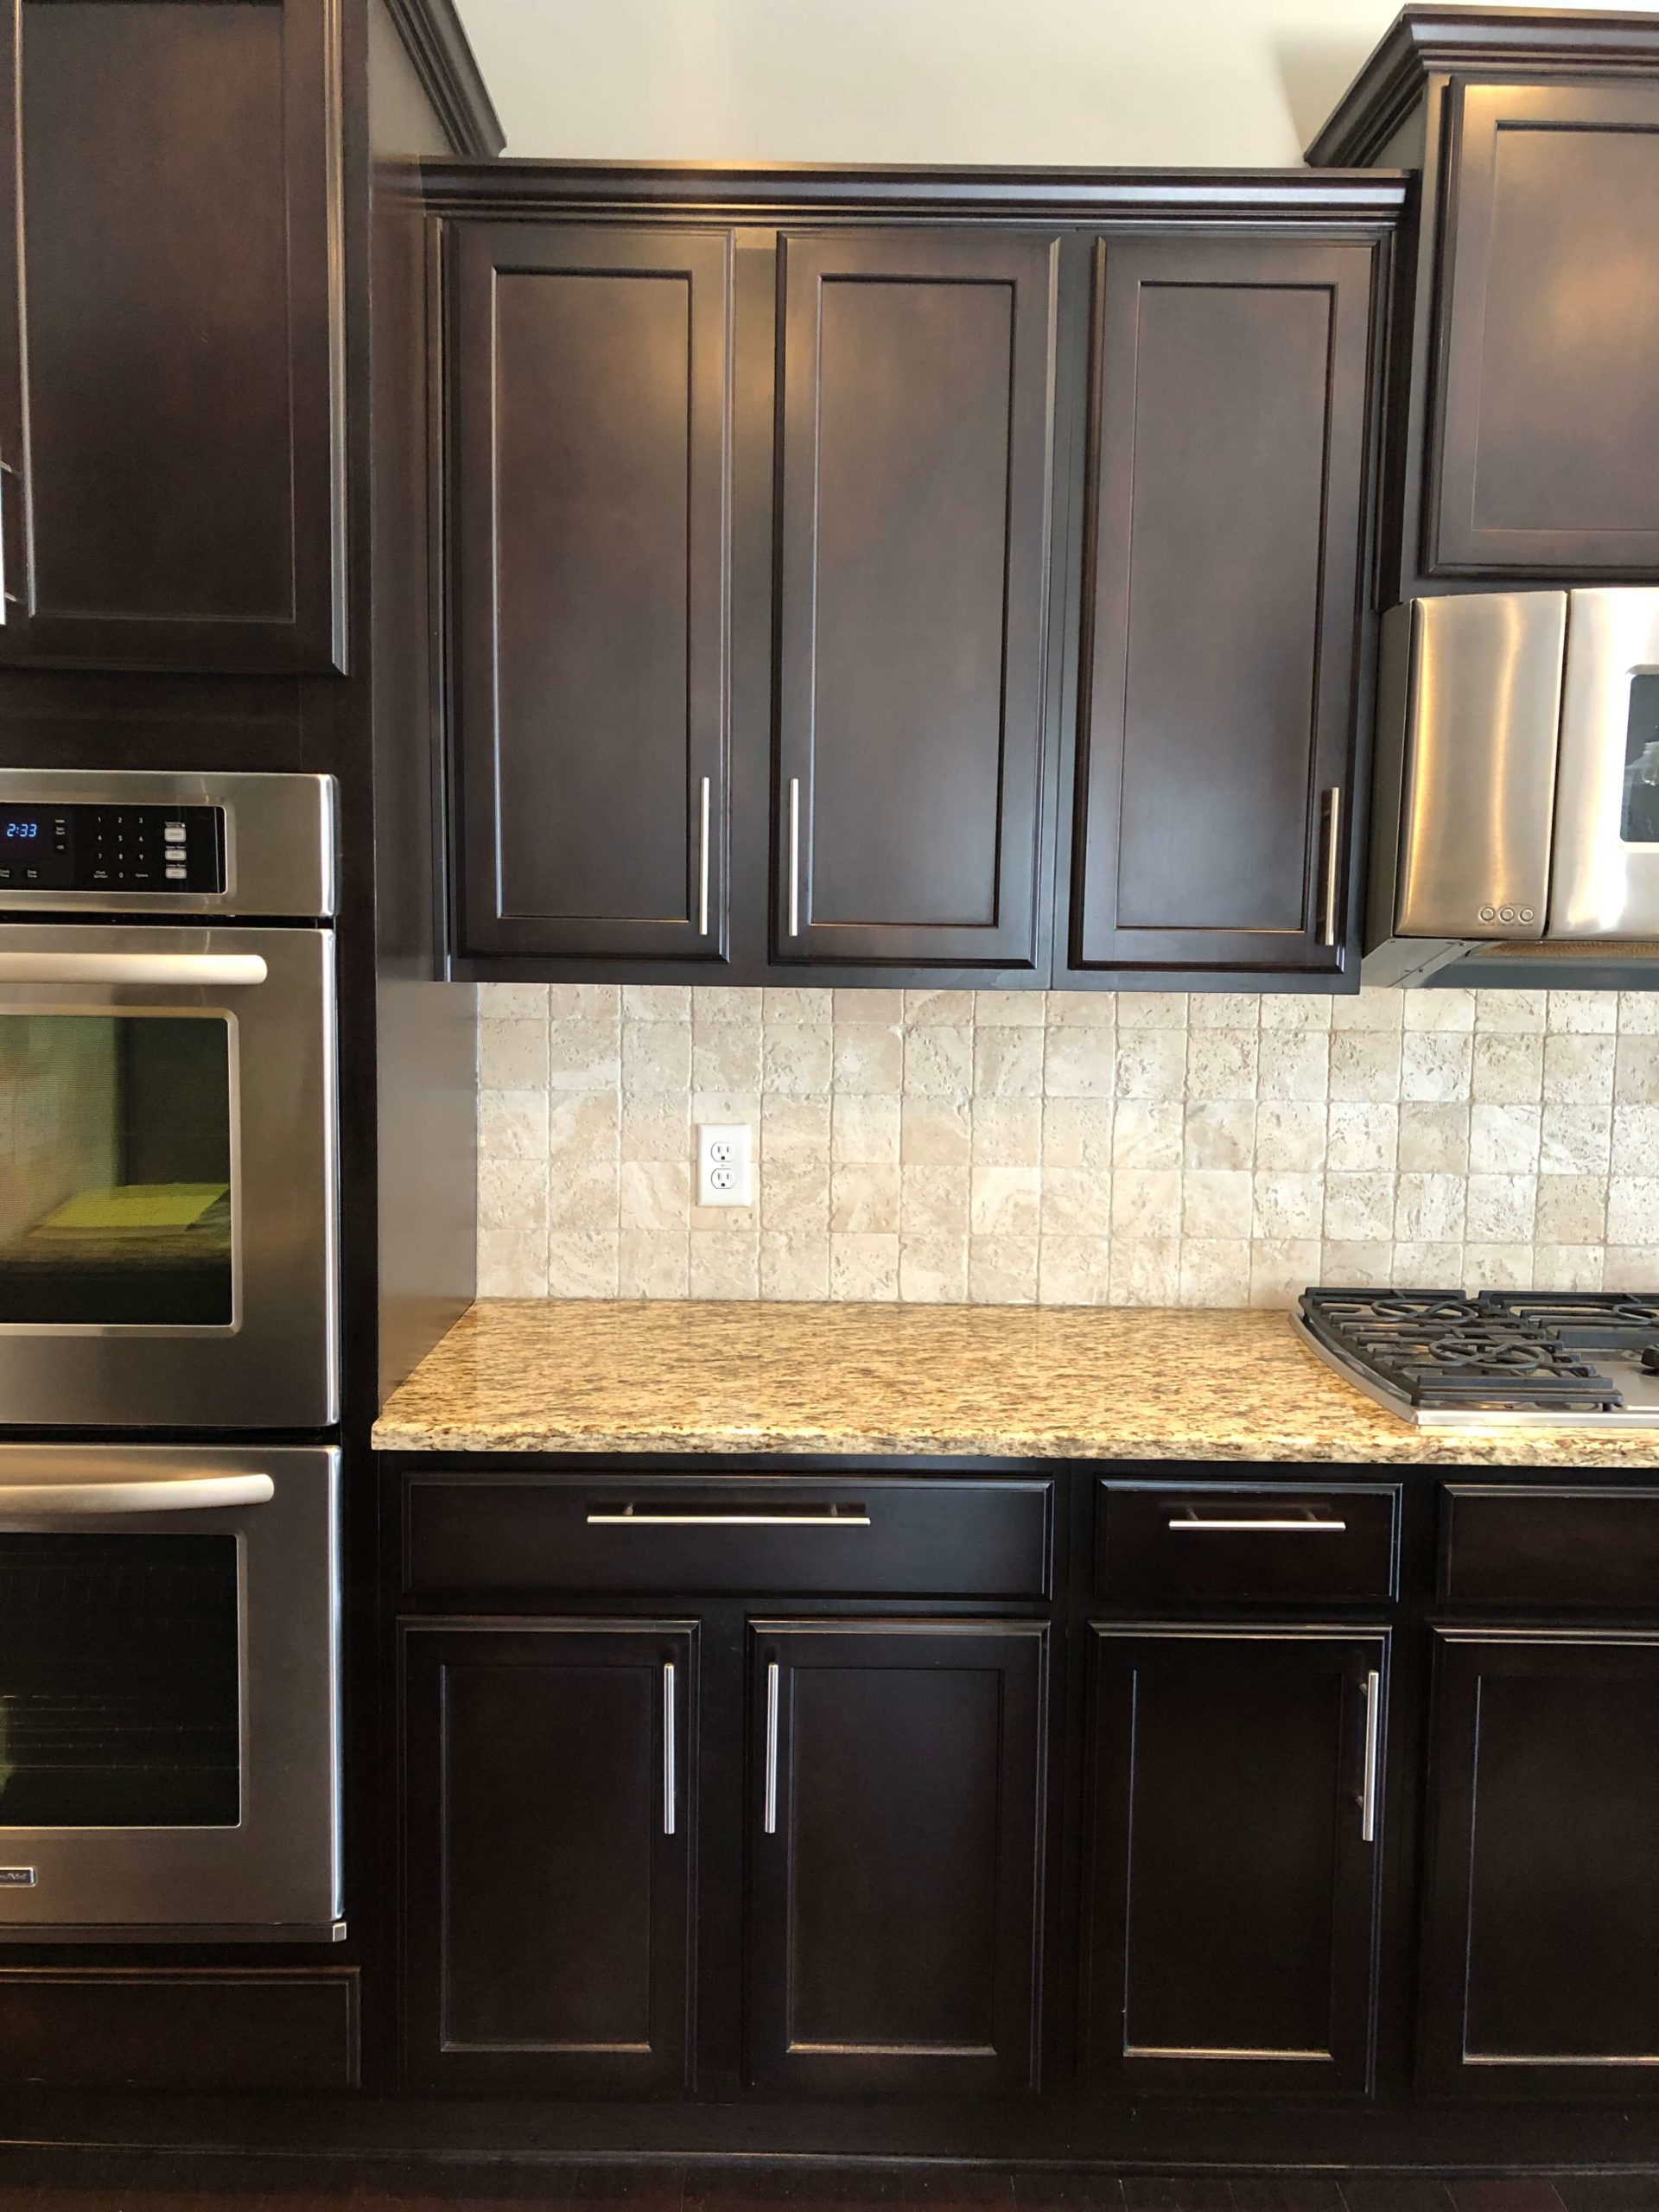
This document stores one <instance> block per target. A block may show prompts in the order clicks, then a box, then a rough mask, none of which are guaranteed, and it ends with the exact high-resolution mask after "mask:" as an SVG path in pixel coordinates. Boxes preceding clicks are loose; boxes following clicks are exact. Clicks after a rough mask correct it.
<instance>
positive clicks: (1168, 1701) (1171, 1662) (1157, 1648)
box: [1085, 1625, 1389, 2094]
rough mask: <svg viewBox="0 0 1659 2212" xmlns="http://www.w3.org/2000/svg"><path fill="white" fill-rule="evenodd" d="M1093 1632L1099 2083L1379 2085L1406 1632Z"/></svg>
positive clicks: (1184, 2088) (1089, 1967) (1090, 1941)
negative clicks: (1396, 1707)
mask: <svg viewBox="0 0 1659 2212" xmlns="http://www.w3.org/2000/svg"><path fill="white" fill-rule="evenodd" d="M1094 1635H1095V1654H1094V1669H1093V1674H1094V1680H1093V1691H1092V1707H1091V1715H1090V1764H1091V1767H1092V1777H1091V1793H1092V1796H1091V1802H1092V1813H1091V1831H1090V1840H1089V1851H1088V1873H1087V1894H1086V1900H1085V1905H1086V1919H1087V1929H1088V1933H1087V1937H1086V1944H1087V1951H1086V1990H1087V2018H1086V2021H1085V2046H1086V2050H1087V2054H1088V2056H1087V2065H1088V2072H1089V2077H1090V2081H1091V2082H1092V2083H1093V2084H1094V2086H1095V2087H1096V2088H1100V2089H1104V2090H1109V2091H1111V2092H1112V2093H1114V2094H1119V2093H1121V2094H1141V2092H1143V2091H1153V2092H1157V2091H1160V2090H1166V2091H1169V2092H1172V2093H1174V2094H1190V2093H1192V2092H1194V2091H1198V2092H1207V2091H1211V2090H1217V2089H1219V2090H1223V2091H1227V2090H1237V2091H1240V2092H1244V2093H1253V2092H1260V2091H1262V2090H1267V2091H1269V2092H1272V2091H1274V2090H1283V2091H1286V2092H1294V2093H1298V2094H1300V2093H1301V2092H1303V2091H1314V2092H1318V2091H1319V2090H1331V2091H1345V2092H1349V2093H1354V2092H1363V2091H1365V2090H1367V2089H1368V2088H1369V2087H1370V2074H1371V2044H1372V2015H1373V2010H1374V1999H1373V1955H1374V1952H1375V1948H1376V1912H1377V1897H1378V1888H1379V1885H1378V1871H1379V1868H1378V1862H1379V1857H1380V1853H1381V1847H1382V1837H1383V1781H1384V1775H1383V1742H1384V1736H1385V1731H1386V1718H1387V1715H1386V1700H1387V1694H1388V1674H1389V1668H1388V1650H1389V1639H1388V1637H1387V1635H1386V1634H1385V1633H1383V1632H1377V1633H1374V1634H1372V1633H1363V1634H1362V1633H1359V1632H1345V1631H1342V1630H1335V1629H1318V1628H1309V1629H1290V1628H1284V1629H1281V1628H1271V1629H1270V1628H1261V1629H1254V1628H1250V1629H1245V1628H1208V1627H1193V1628H1164V1627H1157V1628H1154V1627H1144V1626H1139V1625H1135V1626H1125V1627H1122V1628H1116V1627H1111V1628H1108V1627H1096V1630H1095V1631H1094Z"/></svg>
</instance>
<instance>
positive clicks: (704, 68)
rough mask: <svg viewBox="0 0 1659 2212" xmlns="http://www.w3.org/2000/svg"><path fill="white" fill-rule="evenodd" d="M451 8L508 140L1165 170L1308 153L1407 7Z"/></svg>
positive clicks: (1251, 2)
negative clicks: (462, 25)
mask: <svg viewBox="0 0 1659 2212" xmlns="http://www.w3.org/2000/svg"><path fill="white" fill-rule="evenodd" d="M1594 3H1595V0H1567V4H1569V5H1591V4H1594ZM459 4H460V8H461V16H462V18H463V20H464V22H465V23H466V25H467V31H468V32H469V34H470V35H471V37H472V40H473V43H474V48H475V49H476V51H477V54H478V58H479V61H480V66H481V67H482V68H483V71H484V75H485V78H486V81H487V83H488V85H489V87H490V90H491V92H492V93H493V96H494V99H495V102H496V105H497V106H498V108H499V111H500V114H501V119H502V122H503V124H505V128H506V133H507V151H508V153H510V154H525V155H540V156H555V157H557V156H563V157H566V158H569V159H575V158H581V157H589V158H600V159H614V160H648V159H654V160H669V159H691V160H695V159H703V160H709V161H731V162H741V161H773V160H776V161H797V162H815V161H821V162H836V161H853V162H1084V163H1097V164H1104V165H1108V166H1110V165H1114V164H1116V163H1132V164H1138V163H1148V164H1155V165H1159V166H1164V167H1170V168H1179V167H1182V166H1185V165H1188V164H1191V165H1193V166H1199V167H1222V168H1226V167H1230V166H1240V167H1245V168H1255V167H1260V166H1264V165H1266V166H1273V165H1275V164H1281V163H1294V162H1298V161H1300V157H1301V149H1302V147H1303V145H1304V144H1305V143H1306V141H1307V140H1308V138H1310V137H1312V136H1313V131H1314V130H1315V129H1316V128H1317V127H1318V125H1319V124H1320V123H1321V122H1323V120H1324V119H1325V116H1326V114H1327V113H1328V112H1329V111H1330V110H1331V108H1332V106H1333V105H1335V102H1336V100H1337V99H1338V96H1339V95H1340V93H1341V92H1343V90H1344V87H1345V86H1347V84H1348V83H1349V81H1350V80H1351V78H1352V77H1353V75H1354V73H1355V71H1356V70H1357V68H1358V67H1359V64H1360V63H1361V61H1362V60H1363V59H1364V57H1365V55H1366V54H1368V53H1369V52H1370V49H1371V48H1372V47H1373V46H1374V45H1375V44H1376V41H1377V39H1378V38H1379V37H1380V36H1381V35H1382V33H1383V30H1384V29H1386V28H1387V26H1388V24H1389V22H1390V21H1391V19H1392V17H1393V16H1394V14H1395V0H459ZM1644 5H1645V11H1646V12H1649V13H1652V12H1655V11H1656V10H1659V0H1644Z"/></svg>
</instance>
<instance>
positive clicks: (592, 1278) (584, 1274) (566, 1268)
mask: <svg viewBox="0 0 1659 2212" xmlns="http://www.w3.org/2000/svg"><path fill="white" fill-rule="evenodd" d="M619 1247H620V1238H619V1236H618V1233H617V1230H615V1228H614V1227H612V1228H611V1229H609V1230H594V1231H590V1232H588V1233H586V1234H584V1233H582V1232H580V1231H577V1232H575V1233H572V1234H570V1235H568V1236H550V1237H549V1238H548V1240H547V1292H548V1296H549V1297H550V1298H614V1297H615V1296H616V1279H617V1262H618V1257H619Z"/></svg>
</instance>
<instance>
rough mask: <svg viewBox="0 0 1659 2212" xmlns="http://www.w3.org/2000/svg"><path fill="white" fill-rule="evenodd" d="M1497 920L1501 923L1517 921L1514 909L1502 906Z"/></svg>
mask: <svg viewBox="0 0 1659 2212" xmlns="http://www.w3.org/2000/svg"><path fill="white" fill-rule="evenodd" d="M1497 918H1498V920H1499V921H1500V922H1512V921H1513V920H1514V919H1515V909H1514V907H1513V906H1500V907H1499V909H1498V913H1497Z"/></svg>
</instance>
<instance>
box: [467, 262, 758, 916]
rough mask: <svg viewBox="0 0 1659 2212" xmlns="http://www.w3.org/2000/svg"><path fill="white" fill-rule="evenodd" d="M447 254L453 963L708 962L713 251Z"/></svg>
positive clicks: (713, 904) (723, 319)
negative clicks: (450, 287)
mask: <svg viewBox="0 0 1659 2212" xmlns="http://www.w3.org/2000/svg"><path fill="white" fill-rule="evenodd" d="M452 242H453V246H454V259H453V268H454V316H453V324H452V329H451V345H452V362H453V367H454V412H453V417H452V422H451V425H450V431H451V440H450V482H449V486H448V493H449V501H450V512H451V517H452V524H451V532H450V551H451V557H452V563H453V568H452V574H451V577H450V586H449V590H450V626H451V636H452V643H453V645H454V658H455V671H454V691H453V695H452V705H453V710H454V730H453V739H454V743H453V757H454V766H455V770H456V772H457V774H458V777H459V781H460V794H459V796H460V806H459V818H460V823H461V834H460V840H459V843H460V850H459V860H460V865H461V897H460V914H459V917H458V920H459V929H460V950H461V951H462V952H463V953H468V954H489V953H525V954H531V955H542V956H548V957H582V956H593V957H601V958H603V957H613V958H624V957H632V958H638V959H644V958H658V959H663V958H666V959H676V958H683V959H707V958H710V957H718V956H719V955H720V954H721V951H722V950H723V947H724V944H725V937H726V923H725V914H726V880H727V866H726V814H727V800H726V793H727V775H726V757H727V723H728V715H727V706H726V691H727V664H728V582H727V579H728V566H729V560H728V556H729V542H728V524H729V516H730V497H729V482H730V461H731V431H730V414H731V302H732V241H731V238H730V236H729V234H728V233H727V232H720V231H694V230H682V231H676V230H658V229H655V228H649V227H646V228H629V229H625V228H622V227H620V226H619V227H617V228H614V229H606V228H582V227H580V226H575V227H567V226H563V225H559V224H552V223H547V224H537V223H472V222H461V223H458V224H456V225H455V226H454V230H453V234H452Z"/></svg>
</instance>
